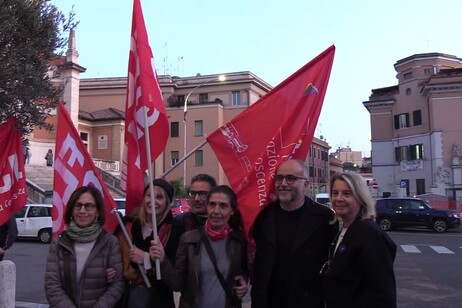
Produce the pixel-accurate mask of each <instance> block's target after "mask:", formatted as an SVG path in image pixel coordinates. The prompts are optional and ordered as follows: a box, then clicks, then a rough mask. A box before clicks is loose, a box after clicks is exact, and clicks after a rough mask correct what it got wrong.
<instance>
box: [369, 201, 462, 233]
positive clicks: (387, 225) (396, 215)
mask: <svg viewBox="0 0 462 308" xmlns="http://www.w3.org/2000/svg"><path fill="white" fill-rule="evenodd" d="M376 210H377V217H376V221H377V223H378V224H379V225H380V227H381V228H382V229H383V230H385V231H387V230H391V229H393V228H395V227H396V228H398V227H426V228H431V229H433V230H435V231H436V232H445V231H446V230H447V229H449V228H457V227H460V217H459V215H458V214H457V213H456V212H453V211H447V210H439V209H434V208H432V206H431V205H430V203H429V202H428V201H425V200H423V199H417V198H383V199H377V203H376Z"/></svg>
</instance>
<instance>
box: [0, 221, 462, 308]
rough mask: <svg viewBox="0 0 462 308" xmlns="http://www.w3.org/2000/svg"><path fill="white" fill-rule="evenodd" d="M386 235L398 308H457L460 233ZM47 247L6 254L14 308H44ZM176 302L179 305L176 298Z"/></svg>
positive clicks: (28, 244)
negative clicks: (391, 245)
mask: <svg viewBox="0 0 462 308" xmlns="http://www.w3.org/2000/svg"><path fill="white" fill-rule="evenodd" d="M389 235H390V236H391V237H392V239H393V240H394V241H395V243H396V244H397V245H398V254H397V257H396V260H395V275H396V280H397V295H398V308H414V307H418V308H439V307H441V308H458V307H461V306H460V303H461V302H462V293H460V291H459V289H460V283H461V280H460V279H461V277H462V267H461V266H460V258H461V257H462V245H461V242H462V228H459V229H456V230H454V229H453V230H449V231H448V232H446V233H444V234H436V233H434V232H432V231H429V230H427V231H422V230H418V231H417V230H416V231H412V230H409V231H407V230H402V231H398V232H390V233H389ZM48 248H49V245H48V244H41V243H39V242H38V241H17V242H16V243H15V244H14V245H13V247H12V248H11V249H10V250H8V251H7V254H6V257H5V259H9V260H12V261H13V262H14V263H15V264H16V307H18V308H45V307H48V305H47V300H46V297H45V292H44V275H45V264H46V256H47V254H48ZM249 293H250V292H249ZM175 298H176V300H177V301H178V298H179V293H176V294H175ZM243 307H244V308H250V296H249V295H247V296H246V297H245V298H244V304H243Z"/></svg>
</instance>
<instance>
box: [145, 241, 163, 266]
mask: <svg viewBox="0 0 462 308" xmlns="http://www.w3.org/2000/svg"><path fill="white" fill-rule="evenodd" d="M149 257H150V258H151V260H153V261H155V260H156V259H158V260H160V262H162V261H164V259H165V251H164V246H162V243H161V242H160V241H159V239H157V240H152V241H151V247H149Z"/></svg>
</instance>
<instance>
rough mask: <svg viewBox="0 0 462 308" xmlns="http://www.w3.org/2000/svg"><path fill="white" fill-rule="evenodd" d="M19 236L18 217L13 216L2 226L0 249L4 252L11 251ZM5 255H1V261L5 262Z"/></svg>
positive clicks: (0, 228)
mask: <svg viewBox="0 0 462 308" xmlns="http://www.w3.org/2000/svg"><path fill="white" fill-rule="evenodd" d="M17 236H18V226H17V225H16V216H14V215H11V217H10V218H9V219H8V221H7V222H6V223H4V224H3V225H1V226H0V248H2V249H3V250H7V249H9V248H10V247H11V246H13V243H14V241H15V240H16V237H17ZM4 255H5V254H3V255H0V261H2V260H3V257H4Z"/></svg>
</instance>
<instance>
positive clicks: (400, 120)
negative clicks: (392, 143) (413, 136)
mask: <svg viewBox="0 0 462 308" xmlns="http://www.w3.org/2000/svg"><path fill="white" fill-rule="evenodd" d="M405 127H409V113H401V114H397V115H395V129H400V128H405Z"/></svg>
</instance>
